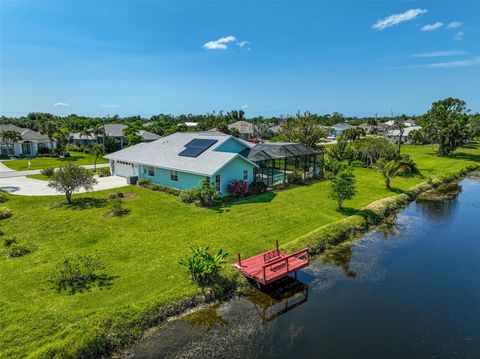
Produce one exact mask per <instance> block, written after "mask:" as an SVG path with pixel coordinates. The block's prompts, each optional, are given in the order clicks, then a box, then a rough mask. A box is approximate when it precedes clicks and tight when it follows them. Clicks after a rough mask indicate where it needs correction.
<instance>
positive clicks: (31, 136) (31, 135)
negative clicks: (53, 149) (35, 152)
mask: <svg viewBox="0 0 480 359" xmlns="http://www.w3.org/2000/svg"><path fill="white" fill-rule="evenodd" d="M1 131H17V132H19V133H20V134H21V135H22V138H23V140H24V141H31V140H39V141H41V140H44V141H48V137H47V136H44V135H42V134H41V133H39V132H37V131H33V130H30V129H28V128H23V127H18V126H15V125H10V124H6V125H0V132H1Z"/></svg>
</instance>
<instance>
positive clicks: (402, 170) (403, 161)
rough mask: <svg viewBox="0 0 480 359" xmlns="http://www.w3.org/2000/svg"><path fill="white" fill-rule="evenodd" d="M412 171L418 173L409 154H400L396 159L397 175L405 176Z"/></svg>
mask: <svg viewBox="0 0 480 359" xmlns="http://www.w3.org/2000/svg"><path fill="white" fill-rule="evenodd" d="M414 173H419V171H418V169H417V166H416V164H415V162H414V161H413V159H412V158H411V157H410V155H407V154H404V155H401V156H400V159H399V160H398V171H397V175H398V176H402V177H407V176H409V175H411V174H414Z"/></svg>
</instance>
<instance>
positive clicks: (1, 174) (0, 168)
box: [0, 162, 109, 178]
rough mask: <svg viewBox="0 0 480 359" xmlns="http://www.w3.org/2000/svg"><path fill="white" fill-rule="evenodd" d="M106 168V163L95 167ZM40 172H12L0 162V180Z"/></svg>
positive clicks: (89, 166)
mask: <svg viewBox="0 0 480 359" xmlns="http://www.w3.org/2000/svg"><path fill="white" fill-rule="evenodd" d="M108 166H109V164H108V163H101V164H98V165H97V168H102V167H108ZM80 167H85V168H88V169H91V168H93V167H94V166H93V165H84V166H80ZM41 171H42V170H28V171H15V170H12V169H11V168H8V167H7V166H5V164H3V163H2V162H0V178H13V177H25V176H29V175H37V174H39V173H40V172H41Z"/></svg>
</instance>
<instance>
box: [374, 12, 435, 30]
mask: <svg viewBox="0 0 480 359" xmlns="http://www.w3.org/2000/svg"><path fill="white" fill-rule="evenodd" d="M426 12H427V10H425V9H410V10H407V11H405V12H404V13H401V14H393V15H390V16H387V17H385V18H383V19H380V20H378V21H377V22H376V23H375V24H373V25H372V28H373V29H375V30H383V29H386V28H387V27H391V26H394V25H397V24H400V23H401V22H404V21H409V20H413V19H415V18H416V17H417V16H418V15H421V14H425V13H426Z"/></svg>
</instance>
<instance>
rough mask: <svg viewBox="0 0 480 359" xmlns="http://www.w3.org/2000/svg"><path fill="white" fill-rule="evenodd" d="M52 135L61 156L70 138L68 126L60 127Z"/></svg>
mask: <svg viewBox="0 0 480 359" xmlns="http://www.w3.org/2000/svg"><path fill="white" fill-rule="evenodd" d="M53 137H54V138H55V139H56V140H57V144H58V149H59V151H60V154H61V155H62V156H65V152H66V151H67V145H68V144H69V143H70V142H71V140H72V135H71V134H70V131H69V130H68V128H66V127H62V128H60V129H58V130H57V131H56V132H55V133H54V135H53Z"/></svg>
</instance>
